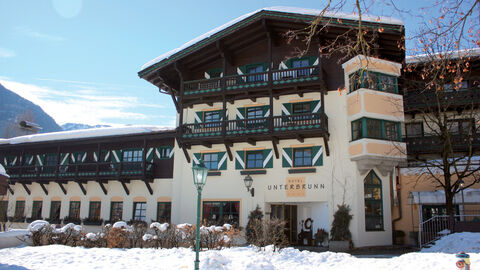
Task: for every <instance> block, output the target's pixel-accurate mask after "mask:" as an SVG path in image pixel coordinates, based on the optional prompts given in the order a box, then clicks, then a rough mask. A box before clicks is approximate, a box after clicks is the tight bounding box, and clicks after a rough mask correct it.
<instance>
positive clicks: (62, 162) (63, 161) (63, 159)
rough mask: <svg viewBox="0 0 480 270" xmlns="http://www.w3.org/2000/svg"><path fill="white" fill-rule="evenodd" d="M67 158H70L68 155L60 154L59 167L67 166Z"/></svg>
mask: <svg viewBox="0 0 480 270" xmlns="http://www.w3.org/2000/svg"><path fill="white" fill-rule="evenodd" d="M69 156H70V153H60V165H66V164H68V163H69V162H68V158H69Z"/></svg>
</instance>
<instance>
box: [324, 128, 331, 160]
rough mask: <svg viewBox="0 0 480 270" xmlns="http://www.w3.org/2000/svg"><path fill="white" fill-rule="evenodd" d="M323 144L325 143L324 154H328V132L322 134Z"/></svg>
mask: <svg viewBox="0 0 480 270" xmlns="http://www.w3.org/2000/svg"><path fill="white" fill-rule="evenodd" d="M323 144H325V154H326V155H327V157H328V156H330V147H328V134H325V135H324V136H323Z"/></svg>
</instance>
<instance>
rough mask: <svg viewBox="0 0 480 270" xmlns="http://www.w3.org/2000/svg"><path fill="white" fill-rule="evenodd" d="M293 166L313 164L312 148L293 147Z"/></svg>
mask: <svg viewBox="0 0 480 270" xmlns="http://www.w3.org/2000/svg"><path fill="white" fill-rule="evenodd" d="M293 166H294V167H307V166H312V149H311V148H303V149H302V148H301V149H293Z"/></svg>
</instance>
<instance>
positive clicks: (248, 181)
mask: <svg viewBox="0 0 480 270" xmlns="http://www.w3.org/2000/svg"><path fill="white" fill-rule="evenodd" d="M243 182H244V183H245V186H246V187H247V191H250V194H251V195H252V197H253V196H254V195H255V189H254V188H252V184H253V178H252V177H251V176H250V175H247V176H245V179H243Z"/></svg>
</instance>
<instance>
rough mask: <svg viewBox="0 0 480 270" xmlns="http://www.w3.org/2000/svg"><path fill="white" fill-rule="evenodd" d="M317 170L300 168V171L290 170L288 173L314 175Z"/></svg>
mask: <svg viewBox="0 0 480 270" xmlns="http://www.w3.org/2000/svg"><path fill="white" fill-rule="evenodd" d="M316 171H317V169H316V168H298V169H289V170H288V173H289V174H295V173H314V172H316Z"/></svg>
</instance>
